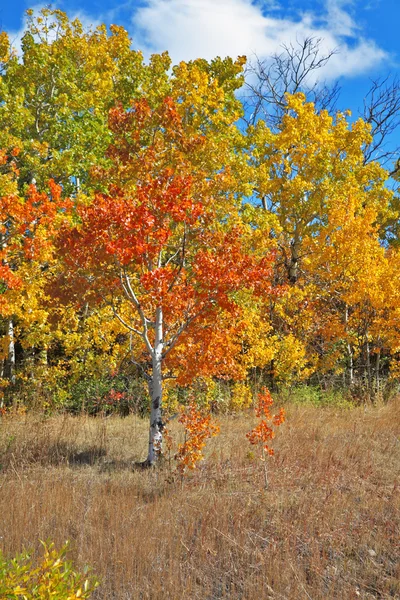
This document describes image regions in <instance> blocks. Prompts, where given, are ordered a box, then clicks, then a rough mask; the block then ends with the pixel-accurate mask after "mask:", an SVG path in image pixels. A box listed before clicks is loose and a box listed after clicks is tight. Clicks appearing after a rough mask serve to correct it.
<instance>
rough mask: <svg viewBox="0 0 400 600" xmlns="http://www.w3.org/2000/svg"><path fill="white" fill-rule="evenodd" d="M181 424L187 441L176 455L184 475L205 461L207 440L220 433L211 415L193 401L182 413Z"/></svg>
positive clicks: (181, 472)
mask: <svg viewBox="0 0 400 600" xmlns="http://www.w3.org/2000/svg"><path fill="white" fill-rule="evenodd" d="M179 423H181V424H182V425H183V426H184V428H185V441H184V443H183V444H179V446H178V451H177V453H176V455H175V460H176V462H177V470H178V471H179V472H180V474H181V475H183V474H184V473H185V472H186V470H187V469H190V470H192V469H194V468H195V467H196V464H197V463H198V461H199V460H202V459H203V449H204V447H205V445H206V441H207V439H209V438H210V437H213V436H215V435H217V434H218V433H219V426H218V425H216V424H215V423H212V422H211V414H210V413H209V412H205V411H204V410H203V411H202V410H200V409H199V408H198V407H197V406H196V404H195V403H194V401H193V400H192V401H191V403H190V404H189V406H188V407H187V408H186V409H183V410H182V411H181V416H180V417H179Z"/></svg>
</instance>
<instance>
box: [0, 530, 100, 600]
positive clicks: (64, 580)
mask: <svg viewBox="0 0 400 600" xmlns="http://www.w3.org/2000/svg"><path fill="white" fill-rule="evenodd" d="M42 545H43V556H42V557H41V559H40V560H39V562H38V563H37V564H36V565H35V564H33V562H32V560H31V555H30V553H29V552H22V553H21V554H19V555H18V556H16V557H15V558H12V559H6V558H5V557H4V556H3V554H2V553H1V551H0V598H1V600H6V599H7V600H8V599H11V598H13V599H15V600H17V599H18V600H50V599H52V600H54V599H57V600H78V599H79V600H81V599H85V598H89V597H90V596H91V594H92V592H93V591H94V590H95V589H96V587H97V586H98V582H97V581H96V580H95V578H94V577H93V576H91V575H88V572H87V569H85V572H84V573H78V572H77V571H75V570H74V568H73V566H72V563H71V562H69V561H67V560H66V558H65V556H66V552H67V549H68V543H66V544H65V545H64V546H63V547H62V548H61V550H56V549H55V547H54V544H52V543H50V544H49V543H45V542H42Z"/></svg>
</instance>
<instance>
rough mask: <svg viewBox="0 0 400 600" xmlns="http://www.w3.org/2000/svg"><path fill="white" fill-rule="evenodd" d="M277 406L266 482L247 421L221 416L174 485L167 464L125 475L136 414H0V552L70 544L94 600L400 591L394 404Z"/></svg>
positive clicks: (135, 449) (296, 599)
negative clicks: (199, 456)
mask: <svg viewBox="0 0 400 600" xmlns="http://www.w3.org/2000/svg"><path fill="white" fill-rule="evenodd" d="M286 409H287V421H286V422H285V423H284V425H283V426H282V427H281V428H280V429H279V431H278V433H277V437H276V439H275V441H274V448H275V456H274V457H272V458H268V461H267V470H268V479H269V487H268V488H267V489H265V486H264V468H263V466H264V465H263V463H262V462H261V461H260V459H259V457H258V454H257V450H255V449H254V447H251V446H250V445H249V443H248V441H247V440H246V437H245V434H246V432H247V431H248V430H249V429H250V428H251V427H252V426H253V417H252V416H251V415H250V414H247V415H246V414H242V415H240V416H221V417H219V418H218V421H219V423H220V426H221V433H220V435H219V436H218V437H215V438H213V439H211V440H210V442H209V443H208V446H207V451H206V459H205V460H204V461H203V462H202V463H200V465H199V467H198V468H197V469H196V470H195V471H194V472H193V473H191V474H190V475H189V476H187V477H186V478H185V479H183V480H181V479H180V478H179V477H174V476H173V473H171V466H170V464H169V462H168V459H166V460H165V461H164V464H163V465H162V466H160V467H159V468H157V469H153V470H147V471H141V470H134V469H133V468H132V463H134V462H135V461H139V460H141V459H143V458H144V457H145V455H146V444H147V427H148V423H147V420H141V419H139V418H138V417H135V416H129V417H127V418H124V419H122V418H119V417H115V416H112V417H108V418H102V417H96V418H93V417H91V418H90V417H85V416H77V417H73V416H69V415H65V416H54V417H48V418H45V417H44V416H43V415H39V414H38V415H32V414H29V415H25V416H18V415H17V416H14V417H6V418H3V419H2V420H1V421H0V464H1V472H0V488H1V492H0V514H1V517H0V541H1V547H2V548H3V551H4V553H5V554H6V555H8V556H13V555H15V554H16V553H17V552H19V551H21V550H22V548H33V549H34V550H35V552H39V548H40V543H39V540H40V539H41V540H46V539H51V540H52V541H54V542H55V543H56V545H57V546H61V545H62V544H63V543H64V542H65V540H70V542H71V550H70V555H69V556H70V558H71V560H73V562H74V564H75V566H76V567H77V568H79V569H83V567H84V565H90V566H91V567H92V569H93V571H94V573H95V574H96V575H97V577H98V578H99V580H100V586H99V588H98V589H97V590H96V591H95V593H94V595H93V596H92V597H93V598H94V599H98V600H100V599H101V600H112V599H115V600H128V599H132V600H139V599H151V600H159V599H160V600H161V599H163V600H165V599H167V598H168V599H172V600H178V599H185V600H186V599H188V600H192V599H193V600H195V599H199V600H217V599H220V598H227V599H228V598H230V599H232V600H239V599H242V600H256V599H257V600H259V599H271V600H272V599H276V600H283V599H287V600H303V599H304V600H306V599H308V600H309V599H312V600H323V599H336V598H337V599H353V598H354V599H365V600H366V599H372V598H379V599H388V598H400V546H399V540H400V527H399V525H400V493H399V492H400V490H399V482H398V476H399V467H400V443H399V433H400V401H399V399H397V400H393V401H391V402H390V403H389V404H387V405H385V406H383V405H382V406H376V407H372V406H368V407H360V408H354V409H351V410H348V409H347V410H346V409H339V408H336V409H335V408H321V407H313V406H306V405H304V406H293V405H287V406H286ZM179 427H180V426H179V424H178V423H177V422H176V420H174V421H173V422H172V425H171V430H172V434H173V435H175V436H178V437H179V435H180V434H179Z"/></svg>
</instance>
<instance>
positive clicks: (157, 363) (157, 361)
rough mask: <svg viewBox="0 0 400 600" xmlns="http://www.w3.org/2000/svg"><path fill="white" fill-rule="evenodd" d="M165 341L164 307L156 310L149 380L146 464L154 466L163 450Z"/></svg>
mask: <svg viewBox="0 0 400 600" xmlns="http://www.w3.org/2000/svg"><path fill="white" fill-rule="evenodd" d="M163 348H164V342H163V313H162V308H157V310H156V322H155V341H154V349H153V352H152V357H151V358H152V376H151V381H150V382H149V393H150V400H151V413H150V431H149V452H148V455H147V460H146V463H145V464H146V466H152V465H154V464H155V463H156V462H157V459H158V457H159V455H160V452H161V445H162V430H163V422H162V418H161V404H162V353H163Z"/></svg>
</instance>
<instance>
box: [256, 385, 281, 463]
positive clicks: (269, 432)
mask: <svg viewBox="0 0 400 600" xmlns="http://www.w3.org/2000/svg"><path fill="white" fill-rule="evenodd" d="M273 403H274V401H273V399H272V397H271V394H270V393H269V391H268V390H267V388H264V389H263V390H262V392H260V393H259V394H258V399H257V404H256V406H255V409H254V411H255V413H256V416H257V417H258V418H259V419H260V421H259V423H258V425H256V426H255V427H254V429H252V430H251V431H250V432H249V433H248V434H247V439H248V440H249V442H250V444H253V445H260V446H261V447H262V448H263V450H265V451H267V452H268V454H269V455H271V456H272V455H273V454H274V450H273V448H271V447H270V445H269V444H270V442H271V440H273V438H274V437H275V432H274V430H273V428H272V427H271V425H273V426H275V427H279V425H281V424H282V423H283V422H284V421H285V410H284V409H283V408H281V409H280V411H279V413H278V414H276V415H271V412H270V408H271V406H272V405H273ZM269 423H271V425H270V424H269Z"/></svg>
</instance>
